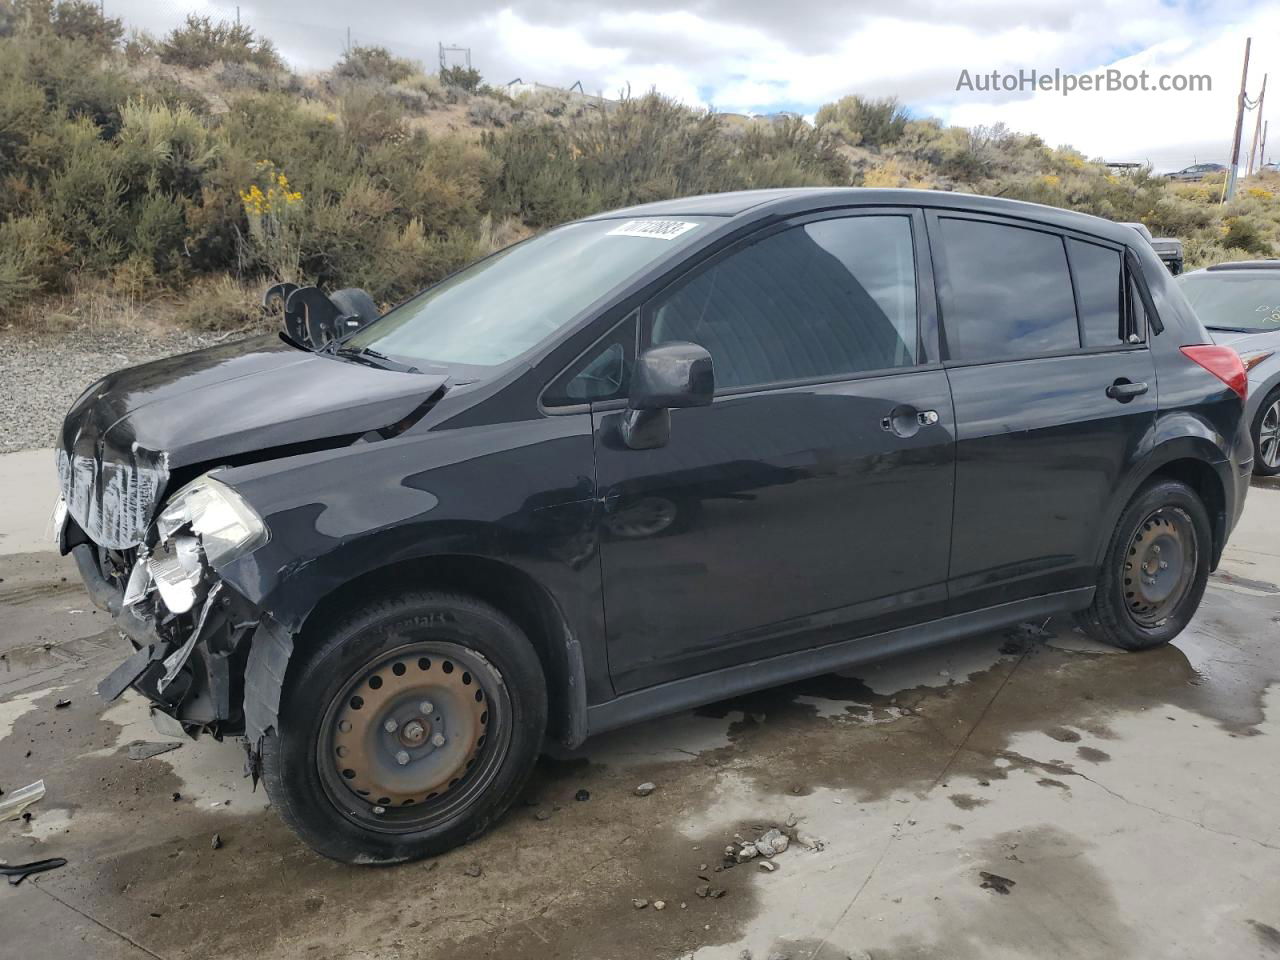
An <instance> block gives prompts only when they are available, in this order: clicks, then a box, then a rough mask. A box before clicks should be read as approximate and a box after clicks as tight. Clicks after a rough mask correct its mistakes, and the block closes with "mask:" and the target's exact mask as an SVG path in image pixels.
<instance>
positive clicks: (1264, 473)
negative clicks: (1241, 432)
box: [1249, 387, 1280, 477]
mask: <svg viewBox="0 0 1280 960" xmlns="http://www.w3.org/2000/svg"><path fill="white" fill-rule="evenodd" d="M1276 401H1280V387H1277V388H1276V389H1274V390H1272V391H1271V392H1270V393H1269V394H1267V395H1266V397H1265V398H1264V399H1263V401H1262V403H1261V405H1260V406H1259V407H1258V414H1257V416H1255V417H1254V418H1253V424H1252V425H1251V426H1250V428H1249V429H1250V434H1251V436H1252V437H1253V472H1254V473H1255V474H1256V475H1258V476H1260V477H1274V476H1275V475H1276V474H1280V462H1277V463H1276V464H1275V466H1271V465H1270V464H1268V463H1267V462H1266V461H1265V460H1263V458H1262V421H1263V420H1264V419H1265V418H1266V416H1267V411H1268V410H1270V409H1271V408H1272V407H1273V406H1274V405H1275V404H1276Z"/></svg>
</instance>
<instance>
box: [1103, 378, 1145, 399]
mask: <svg viewBox="0 0 1280 960" xmlns="http://www.w3.org/2000/svg"><path fill="white" fill-rule="evenodd" d="M1146 392H1147V385H1146V384H1145V383H1132V382H1130V381H1128V380H1126V379H1125V378H1124V377H1121V378H1120V379H1119V380H1117V381H1116V382H1115V383H1113V384H1112V385H1111V386H1109V387H1107V396H1108V397H1110V398H1111V399H1112V400H1119V401H1120V402H1121V403H1128V402H1129V401H1130V400H1132V399H1133V398H1134V397H1140V396H1142V395H1143V394H1144V393H1146Z"/></svg>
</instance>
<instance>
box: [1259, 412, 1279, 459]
mask: <svg viewBox="0 0 1280 960" xmlns="http://www.w3.org/2000/svg"><path fill="white" fill-rule="evenodd" d="M1258 456H1260V457H1261V458H1262V462H1263V463H1265V464H1266V465H1267V466H1268V467H1280V399H1277V400H1276V401H1275V402H1274V403H1272V404H1271V406H1269V407H1267V411H1266V413H1264V414H1263V415H1262V422H1261V423H1260V424H1259V425H1258Z"/></svg>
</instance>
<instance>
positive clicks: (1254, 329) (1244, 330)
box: [1204, 323, 1264, 333]
mask: <svg viewBox="0 0 1280 960" xmlns="http://www.w3.org/2000/svg"><path fill="white" fill-rule="evenodd" d="M1204 327H1205V329H1206V330H1225V331H1226V332H1227V333H1263V332H1264V331H1262V330H1259V329H1258V328H1257V327H1220V326H1218V325H1217V324H1213V323H1206V324H1205V325H1204Z"/></svg>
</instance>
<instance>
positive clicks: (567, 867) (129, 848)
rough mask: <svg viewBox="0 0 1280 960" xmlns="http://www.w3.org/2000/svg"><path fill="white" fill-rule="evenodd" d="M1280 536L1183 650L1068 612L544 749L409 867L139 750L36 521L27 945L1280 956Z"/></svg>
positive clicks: (106, 663)
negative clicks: (36, 872)
mask: <svg viewBox="0 0 1280 960" xmlns="http://www.w3.org/2000/svg"><path fill="white" fill-rule="evenodd" d="M14 497H18V498H19V499H27V500H29V501H30V507H29V510H27V511H25V512H28V513H30V512H35V511H36V510H37V507H38V512H40V513H41V514H42V515H43V513H44V512H45V509H46V504H45V501H47V500H49V499H51V494H50V493H49V491H34V492H33V491H31V490H29V489H27V488H25V487H22V486H20V485H19V484H16V483H15V482H14V480H13V478H12V475H11V474H6V464H5V461H4V458H0V500H5V501H6V502H10V503H12V500H13V498H14ZM1278 535H1280V489H1275V488H1269V487H1258V488H1255V489H1254V490H1253V491H1252V493H1251V496H1250V502H1249V507H1248V511H1247V513H1246V516H1245V520H1244V521H1243V526H1242V528H1241V529H1240V530H1239V531H1238V532H1237V535H1236V536H1235V538H1234V539H1233V543H1232V545H1231V548H1230V549H1229V551H1228V556H1227V559H1226V561H1225V562H1224V564H1223V569H1222V570H1221V571H1220V573H1218V574H1216V575H1215V576H1214V578H1213V579H1212V581H1211V583H1210V587H1209V591H1208V594H1207V596H1206V600H1205V604H1204V606H1203V608H1202V610H1201V612H1200V614H1199V615H1198V616H1197V618H1196V621H1195V622H1194V623H1193V625H1192V627H1191V628H1190V629H1189V630H1188V631H1187V632H1186V633H1184V635H1183V636H1182V637H1180V638H1179V640H1178V641H1177V642H1176V644H1174V645H1172V646H1170V647H1167V648H1164V649H1161V650H1156V651H1150V652H1147V653H1142V654H1122V653H1117V652H1115V651H1112V650H1110V649H1108V648H1105V647H1099V646H1098V645H1096V644H1093V643H1092V642H1091V641H1089V640H1088V639H1087V638H1085V637H1083V636H1082V635H1081V634H1079V633H1076V632H1075V631H1073V630H1072V628H1071V626H1070V625H1069V624H1068V623H1058V622H1056V621H1055V622H1050V623H1048V624H1044V625H1040V624H1036V625H1035V627H1037V628H1038V627H1041V626H1043V628H1044V629H1043V630H1039V629H1030V630H1025V631H1014V632H1011V633H1010V634H1007V635H1006V634H1001V635H987V636H982V637H975V638H972V639H970V640H966V641H963V642H961V643H958V644H955V645H953V646H950V647H947V648H944V649H941V650H935V651H931V652H928V653H924V654H918V655H913V656H910V657H902V658H897V659H895V660H891V661H886V662H884V663H880V664H875V665H871V666H869V667H866V668H863V669H860V670H859V671H857V672H856V674H854V675H849V676H827V677H821V678H816V679H814V680H811V681H806V682H802V683H798V684H792V685H789V686H787V687H783V688H778V689H775V690H770V691H764V692H761V693H759V694H754V695H751V696H747V697H741V698H736V699H735V700H733V701H730V702H725V703H719V704H713V705H710V706H707V707H704V708H701V709H699V710H697V711H693V712H691V713H687V714H683V715H680V716H677V717H673V718H668V719H665V720H658V721H654V722H652V723H649V724H644V725H641V726H638V727H634V728H632V729H629V730H622V731H618V732H617V733H615V734H611V735H609V736H606V737H602V738H599V739H598V740H596V741H593V742H592V743H589V744H588V745H587V746H586V747H585V748H583V749H582V750H580V751H577V752H576V753H575V754H573V755H569V756H565V755H557V756H555V757H551V756H548V757H545V758H543V760H542V761H541V762H540V765H539V769H538V772H537V774H536V776H535V779H534V782H533V783H532V785H531V786H530V788H529V790H528V792H527V794H526V797H525V799H524V800H523V801H522V802H521V803H519V804H517V806H516V807H515V808H513V810H512V811H511V812H510V814H508V816H507V817H506V818H505V819H504V820H503V822H502V823H500V824H499V825H498V826H497V827H496V828H495V829H494V830H493V831H492V832H491V833H490V834H488V835H486V836H485V837H483V838H481V839H480V840H478V841H477V842H475V843H473V844H470V845H468V846H467V847H465V848H462V849H460V850H456V851H454V852H452V853H450V854H448V855H446V856H443V857H440V858H438V859H436V860H434V861H431V862H428V863H424V864H412V865H406V866H402V867H397V868H393V869H387V870H372V869H356V868H349V867H342V866H338V865H336V864H333V863H330V862H328V861H325V860H323V859H321V858H319V857H317V856H315V855H314V854H312V853H310V852H309V851H308V850H307V849H305V848H304V847H302V846H301V845H300V844H299V843H298V842H296V841H295V840H294V839H293V837H292V835H291V834H289V833H288V832H287V831H286V830H285V829H284V828H283V827H282V826H281V825H280V824H279V822H278V821H277V820H276V818H275V816H274V815H273V814H272V812H271V811H270V809H268V808H267V806H266V799H265V797H264V796H263V794H262V792H261V791H259V792H257V793H254V792H253V791H252V790H251V787H250V784H249V782H248V781H246V780H244V779H243V778H242V777H241V776H240V771H241V765H242V754H241V752H240V749H239V747H238V746H237V745H236V744H234V743H222V744H219V743H214V742H200V743H194V744H190V743H188V744H184V745H183V746H182V747H181V748H180V749H178V750H174V751H172V752H168V753H164V754H161V755H159V756H156V757H153V758H151V759H147V760H130V759H129V758H128V745H129V744H130V743H131V742H134V741H137V740H158V739H161V738H160V737H159V736H158V735H157V734H156V733H155V732H154V730H153V729H152V728H151V726H150V723H149V720H148V718H147V715H146V710H145V706H144V705H143V704H142V703H141V702H140V701H139V700H137V699H136V698H131V697H126V698H123V699H122V700H121V701H120V702H118V703H116V704H114V705H110V706H107V705H104V704H102V703H101V702H100V701H98V700H97V698H96V697H95V696H94V695H93V692H92V691H93V687H94V685H95V684H96V681H97V679H98V678H99V677H100V675H102V674H103V673H104V672H106V671H107V670H109V669H110V668H111V667H112V666H114V664H115V662H116V660H117V659H118V658H119V656H120V654H121V651H122V649H123V646H122V644H121V642H120V641H118V640H117V639H116V638H115V637H114V635H113V634H112V633H111V632H110V631H109V630H104V629H103V627H104V624H102V623H99V622H97V621H96V620H95V618H94V615H93V614H88V613H85V612H83V611H84V609H85V608H86V607H88V604H87V601H85V600H83V598H82V597H81V596H78V595H77V594H76V593H75V592H74V591H73V590H69V589H67V588H66V587H65V585H64V584H63V582H62V580H61V578H62V577H63V576H69V577H71V578H74V570H73V569H70V570H69V565H68V564H67V563H66V562H65V561H62V560H59V559H58V558H56V557H54V556H53V555H52V554H50V553H48V552H45V551H44V550H43V547H42V544H40V543H39V542H36V540H35V539H34V538H32V537H26V535H24V537H25V539H20V540H16V541H12V542H16V543H18V545H19V546H21V549H11V550H10V552H9V553H7V554H6V555H3V556H0V577H3V578H4V581H3V582H2V583H0V624H2V626H0V656H2V657H3V659H0V788H3V789H4V790H6V791H9V790H12V789H14V788H16V787H19V786H22V785H23V784H25V783H27V782H30V781H31V780H34V779H37V778H39V777H43V778H44V779H45V781H46V785H47V788H48V794H47V796H46V797H45V799H44V800H42V801H41V802H40V803H38V804H36V805H35V807H33V808H32V813H33V816H32V819H31V820H30V821H29V822H23V821H15V822H10V823H5V824H0V857H2V858H5V859H7V860H8V861H10V862H18V861H22V860H32V859H37V858H42V857H50V856H64V857H66V858H67V859H68V860H69V861H70V862H69V864H68V866H67V867H65V868H63V869H61V870H58V871H54V872H51V873H48V874H44V875H42V876H40V877H37V878H33V879H30V880H28V881H26V882H25V883H24V884H23V885H22V886H21V887H18V888H13V889H10V888H7V887H6V888H4V889H3V890H2V891H0V899H2V900H3V903H0V937H3V942H4V943H5V945H6V948H5V949H6V951H8V950H13V951H14V955H38V956H45V957H63V956H66V957H86V956H91V957H108V958H115V957H152V958H155V957H163V958H170V957H172V958H185V957H192V958H194V957H200V958H206V957H212V958H219V957H228V958H230V957H237V958H238V957H246V956H259V955H264V956H265V955H270V956H272V957H279V958H294V957H304V958H335V960H336V958H347V957H360V958H368V960H393V958H409V957H415V958H416V957H436V956H441V957H445V956H447V957H450V958H459V960H469V958H482V957H504V958H505V957H511V956H521V957H535V958H553V957H554V958H560V957H580V958H584V960H585V958H592V960H595V958H612V957H618V958H624V957H646V958H649V957H684V956H696V957H698V958H738V957H740V955H741V954H742V951H744V950H747V951H750V953H751V955H752V956H753V957H756V958H758V960H764V958H766V957H769V956H770V955H772V954H778V955H786V956H788V957H790V958H794V960H800V958H807V960H832V958H843V957H850V956H851V957H863V956H871V957H875V958H877V960H881V958H889V957H893V958H917V957H918V958H923V957H949V958H960V960H967V958H979V957H980V958H984V960H986V958H1001V957H1023V956H1036V957H1099V958H1102V957H1106V958H1123V957H1135V958H1136V957H1143V958H1148V957H1157V956H1158V957H1188V958H1190V957H1197V958H1198V957H1203V956H1206V955H1215V956H1216V955H1224V956H1233V957H1273V956H1280V933H1277V931H1278V930H1280V747H1277V743H1280V740H1278V739H1277V734H1280V685H1277V683H1276V681H1277V678H1278V677H1280V647H1278V646H1277V641H1280V591H1277V589H1276V586H1275V584H1277V583H1280V546H1278V545H1277V537H1278ZM71 582H72V583H74V579H72V580H71ZM6 590H11V591H12V592H11V593H7V592H5V591H6ZM76 611H80V612H76ZM67 699H69V700H70V701H71V702H70V704H69V705H67V706H65V707H63V708H56V707H55V706H54V705H55V704H56V703H57V702H59V701H60V700H67ZM646 780H648V781H652V782H654V783H655V784H657V789H656V790H655V792H654V793H653V794H652V795H650V796H647V797H637V796H635V795H634V792H633V791H634V788H635V786H636V784H638V783H641V782H643V781H646ZM582 788H585V789H587V790H588V791H589V793H590V799H589V800H587V801H585V802H579V801H576V800H574V795H575V793H576V792H577V791H578V790H579V789H582ZM788 817H791V818H793V819H795V820H796V822H797V825H796V827H795V828H794V829H793V830H792V831H791V832H792V833H795V834H800V835H802V836H803V837H804V838H805V839H806V840H809V841H810V842H811V843H813V840H814V839H815V838H816V839H817V840H819V841H821V844H814V845H815V846H816V845H821V846H822V849H821V850H820V851H819V850H811V849H806V848H805V847H804V846H802V845H801V844H799V843H793V844H792V846H791V848H790V849H788V850H787V851H786V852H785V853H783V854H781V855H779V857H778V858H777V860H776V863H777V866H778V870H777V871H776V872H773V873H766V872H765V871H763V870H761V869H760V868H759V867H758V866H757V865H756V864H754V863H747V864H742V865H736V866H733V867H730V868H727V869H725V868H724V863H723V859H722V856H723V850H724V846H725V844H727V843H729V842H731V841H732V840H733V838H734V835H735V833H737V834H741V835H742V836H744V837H750V836H752V835H754V834H755V833H758V832H759V831H760V830H761V829H763V828H767V827H769V826H773V825H779V824H782V823H784V822H785V821H786V820H787V818H788ZM215 833H216V834H217V835H218V836H219V837H220V839H221V841H222V845H221V847H220V848H219V849H214V848H213V845H212V844H211V839H212V837H213V836H214V834H215ZM477 867H478V868H479V869H478V870H477V869H476V868H477ZM717 867H721V869H720V870H717V869H716V868H717ZM984 871H985V872H987V873H990V874H995V875H998V876H1000V877H1005V878H1008V879H1009V880H1011V881H1013V884H1012V886H1010V887H1009V888H1008V889H1009V892H1008V894H1007V895H1001V894H999V893H998V892H997V891H995V890H993V889H989V888H987V889H984V888H983V887H982V886H981V884H982V879H981V873H982V872H984ZM476 873H478V874H479V875H478V876H476V875H474V874H476ZM704 877H705V878H706V879H705V880H704V879H702V878H704ZM704 884H706V885H707V886H708V887H710V888H711V889H712V890H714V891H719V890H723V891H724V893H723V895H720V896H699V893H698V888H699V887H701V886H702V885H704ZM704 892H706V891H704ZM633 898H643V899H646V900H648V901H650V906H648V907H646V908H644V909H636V908H635V907H634V906H633V904H632V900H633ZM657 900H662V901H664V902H665V904H666V907H665V909H664V910H662V911H657V910H655V909H654V907H653V905H652V904H653V902H654V901H657Z"/></svg>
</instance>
